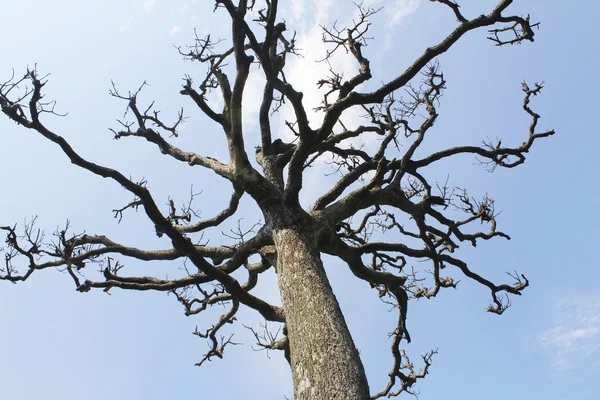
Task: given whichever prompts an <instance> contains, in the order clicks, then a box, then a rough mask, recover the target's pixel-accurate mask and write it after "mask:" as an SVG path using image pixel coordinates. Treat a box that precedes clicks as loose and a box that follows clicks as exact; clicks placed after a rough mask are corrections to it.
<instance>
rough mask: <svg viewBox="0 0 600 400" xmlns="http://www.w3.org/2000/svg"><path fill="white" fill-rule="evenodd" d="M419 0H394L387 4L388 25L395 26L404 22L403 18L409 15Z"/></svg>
mask: <svg viewBox="0 0 600 400" xmlns="http://www.w3.org/2000/svg"><path fill="white" fill-rule="evenodd" d="M420 3H421V0H395V1H393V2H392V4H390V5H388V6H387V7H388V11H389V14H387V15H388V22H387V25H388V27H395V26H397V25H399V24H401V23H403V22H404V20H405V19H406V18H407V17H409V16H411V15H412V14H413V13H414V12H415V11H417V8H419V4H420Z"/></svg>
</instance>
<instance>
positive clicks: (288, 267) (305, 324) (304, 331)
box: [274, 228, 369, 400]
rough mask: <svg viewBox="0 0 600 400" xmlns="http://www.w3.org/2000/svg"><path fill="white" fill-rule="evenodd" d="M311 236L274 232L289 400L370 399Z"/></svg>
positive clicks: (306, 232)
mask: <svg viewBox="0 0 600 400" xmlns="http://www.w3.org/2000/svg"><path fill="white" fill-rule="evenodd" d="M314 236H315V235H314V233H312V234H311V232H309V229H298V228H291V229H279V230H275V232H274V239H275V246H276V248H277V275H278V279H279V288H280V291H281V298H282V302H283V307H284V309H285V315H286V326H287V336H288V339H289V346H290V357H291V361H290V363H291V368H292V377H293V380H294V398H295V399H296V400H306V399H311V400H316V399H319V400H321V399H352V400H363V399H369V384H368V382H367V377H366V375H365V370H364V367H363V365H362V362H361V360H360V356H359V354H358V350H357V349H356V347H355V346H354V342H353V340H352V336H351V335H350V331H349V330H348V326H347V325H346V321H345V319H344V316H343V314H342V311H341V309H340V307H339V304H338V301H337V299H336V298H335V295H334V293H333V291H332V289H331V286H330V284H329V281H328V280H327V276H326V274H325V269H324V268H323V263H322V261H321V258H320V253H319V251H318V249H317V244H316V240H315V238H314Z"/></svg>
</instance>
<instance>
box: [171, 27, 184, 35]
mask: <svg viewBox="0 0 600 400" xmlns="http://www.w3.org/2000/svg"><path fill="white" fill-rule="evenodd" d="M178 32H181V27H180V26H179V25H173V26H172V27H171V29H169V35H174V34H176V33H178Z"/></svg>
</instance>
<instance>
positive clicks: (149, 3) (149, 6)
mask: <svg viewBox="0 0 600 400" xmlns="http://www.w3.org/2000/svg"><path fill="white" fill-rule="evenodd" d="M157 1H158V0H146V1H145V2H144V11H146V12H147V13H150V12H152V11H154V9H155V8H156V3H157Z"/></svg>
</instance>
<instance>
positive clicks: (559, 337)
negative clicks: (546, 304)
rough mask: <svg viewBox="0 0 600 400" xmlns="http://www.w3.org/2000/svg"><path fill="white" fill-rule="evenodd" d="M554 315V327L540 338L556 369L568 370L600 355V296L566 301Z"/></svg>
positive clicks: (568, 298) (567, 299)
mask: <svg viewBox="0 0 600 400" xmlns="http://www.w3.org/2000/svg"><path fill="white" fill-rule="evenodd" d="M552 312H553V317H552V318H553V323H552V326H550V327H548V328H547V329H546V330H544V332H542V334H541V335H540V336H539V344H540V345H541V346H542V348H544V349H545V350H547V351H549V352H552V354H553V361H552V363H551V366H552V367H553V368H554V369H556V370H562V371H564V370H568V369H571V368H574V367H576V366H577V365H579V364H580V363H581V362H582V361H584V360H585V361H589V360H590V359H594V358H597V356H598V355H600V295H598V294H593V293H590V294H587V295H582V294H578V295H573V296H568V297H564V298H563V299H561V300H560V301H559V302H557V304H556V305H555V306H554V307H553V311H552Z"/></svg>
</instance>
